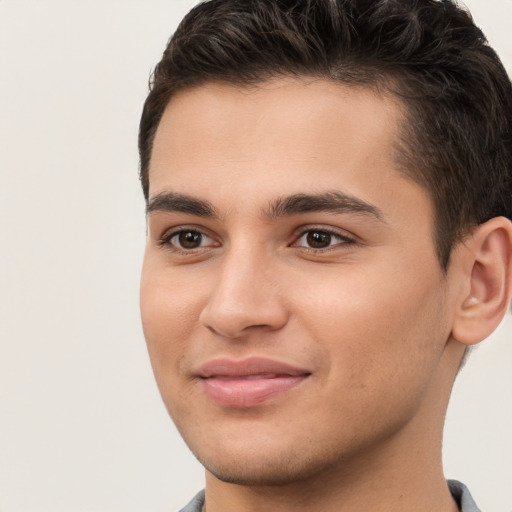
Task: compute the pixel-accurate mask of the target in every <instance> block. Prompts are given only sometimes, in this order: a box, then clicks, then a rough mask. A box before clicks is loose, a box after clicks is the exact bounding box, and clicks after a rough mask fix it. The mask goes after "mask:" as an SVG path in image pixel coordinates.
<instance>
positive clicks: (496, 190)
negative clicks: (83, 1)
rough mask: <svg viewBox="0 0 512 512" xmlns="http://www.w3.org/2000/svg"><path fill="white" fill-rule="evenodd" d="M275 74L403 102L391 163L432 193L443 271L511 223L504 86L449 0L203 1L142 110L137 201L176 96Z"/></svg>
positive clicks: (511, 89) (497, 67) (480, 40)
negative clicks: (476, 238) (493, 225)
mask: <svg viewBox="0 0 512 512" xmlns="http://www.w3.org/2000/svg"><path fill="white" fill-rule="evenodd" d="M282 76H292V77H301V76H303V77H313V78H319V79H324V80H327V81H332V82H333V83H340V84H347V85H352V86H363V87H368V88H372V89H375V90H380V91H386V92H389V93H391V94H393V95H394V96H395V97H396V98H397V99H398V100H399V101H400V103H401V104H402V105H403V107H404V111H405V117H404V120H403V122H402V126H401V133H400V136H399V139H398V140H397V141H396V142H397V144H396V146H397V147H396V149H397V156H398V157H399V159H400V163H401V168H402V171H403V172H404V173H406V174H407V175H408V176H410V177H411V178H412V179H413V180H415V181H416V182H417V183H419V184H420V185H422V186H424V187H425V189H426V190H427V191H428V193H429V194H430V196H431V198H432V201H433V204H434V216H435V219H434V220H435V224H434V225H435V233H434V236H435V243H436V249H437V254H438V257H439V261H440V264H441V266H442V268H443V269H446V268H447V266H448V264H449V259H450V252H451V249H452V247H453V246H454V244H456V243H457V242H459V241H460V240H461V239H462V238H463V237H464V235H465V234H467V233H468V232H469V231H470V230H471V228H472V227H474V226H476V225H478V224H482V223H483V222H485V221H487V220H489V219H490V218H493V217H497V216H504V217H507V218H509V219H510V218H512V186H511V183H512V86H511V83H510V80H509V78H508V76H507V73H506V71H505V69H504V68H503V66H502V64H501V62H500V60H499V58H498V56H497V55H496V53H495V52H494V50H493V49H492V48H491V47H490V46H489V45H488V44H487V41H486V39H485V37H484V35H483V33H482V32H481V31H480V30H479V29H478V28H477V27H476V26H475V24H474V23H473V20H472V19H471V16H470V14H469V13H468V12H466V11H464V10H463V9H461V8H460V7H459V6H457V4H456V3H455V2H453V1H451V0H443V1H437V0H427V1H422V2H418V1H412V0H388V1H377V2H374V1H371V2H368V1H365V0H351V1H348V0H347V1H339V0H338V1H336V0H318V1H316V0H315V1H308V0H304V1H299V2H297V1H296V0H293V1H285V0H282V1H242V2H240V1H236V0H233V1H229V0H228V1H226V0H213V1H209V2H205V3H201V4H200V5H198V6H197V7H196V8H195V9H193V10H192V11H191V12H190V13H189V14H188V15H187V16H186V17H185V19H184V20H183V21H182V23H181V25H180V26H179V28H178V30H177V31H176V33H175V34H174V36H173V37H172V38H171V40H170V42H169V44H168V46H167V48H166V50H165V52H164V55H163V57H162V60H161V61H160V63H159V64H158V66H157V67H156V69H155V72H154V75H153V79H152V82H151V90H150V93H149V95H148V98H147V100H146V103H145V106H144V111H143V114H142V119H141V125H140V135H139V151H140V161H141V168H140V173H141V181H142V186H143V190H144V194H145V197H146V199H147V198H148V191H149V180H150V173H149V168H150V161H151V152H152V145H153V139H154V135H155V132H156V129H157V128H158V125H159V122H160V119H161V117H162V115H163V112H164V110H165V107H166V105H167V104H168V102H169V100H170V99H171V97H172V96H173V95H174V94H175V93H176V92H177V91H179V90H181V89H184V88H191V87H195V86H198V85H200V84H204V83H207V82H223V83H228V84H233V85H241V86H243V85H245V86H250V85H254V84H257V83H260V82H264V81H266V80H269V79H271V78H276V77H282Z"/></svg>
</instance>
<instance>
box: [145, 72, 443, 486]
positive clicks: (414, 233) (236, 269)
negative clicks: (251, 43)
mask: <svg viewBox="0 0 512 512" xmlns="http://www.w3.org/2000/svg"><path fill="white" fill-rule="evenodd" d="M400 120H401V109H400V106H399V105H397V104H396V103H394V102H393V101H392V100H391V99H390V98H387V97H383V96H380V95H377V94H376V93H374V92H372V91H370V90H367V89H364V88H349V87H345V86H342V85H339V84H332V83H327V82H323V81H311V82H309V83H308V82H306V81H299V80H291V79H290V80H284V79H283V80H278V81H277V80H276V81H273V82H268V83H263V84H260V85H259V86H258V87H254V88H251V89H249V88H235V87H232V86H229V85H220V84H207V85H204V86H201V87H198V88H195V89H192V90H186V91H183V92H180V93H178V94H176V95H175V96H174V97H173V98H172V100H171V101H170V103H169V105H168V106H167V109H166V111H165V113H164V116H163V119H162V121H161V123H160V126H159V128H158V131H157V133H156V137H155V141H154V149H153V155H152V162H151V167H150V201H149V213H148V226H149V230H148V232H149V234H148V240H147V249H146V254H145V260H144V267H143V273H142V285H141V310H142V320H143V326H144V332H145V336H146V340H147V344H148V349H149V354H150V357H151V362H152V366H153V370H154V372H155V376H156V380H157V383H158V386H159V389H160V392H161V395H162V397H163V400H164V402H165V404H166V406H167V409H168V411H169V413H170V415H171V417H172V418H173V420H174V422H175V423H176V425H177V427H178V429H179V431H180V432H181V434H182V436H183V437H184V439H185V441H186V442H187V444H188V445H189V446H190V448H191V450H192V451H193V452H194V454H195V455H196V456H197V457H198V459H199V460H200V461H201V462H202V463H203V465H204V466H205V467H206V469H207V470H208V472H209V473H210V474H212V475H215V477H217V478H220V479H222V480H225V481H231V482H237V483H259V484H265V483H272V484H276V483H277V484H278V483H286V482H291V481H296V480H298V479H304V478H307V477H309V476H311V475H314V474H319V473H321V472H322V471H324V470H327V468H331V469H332V468H340V467H342V466H343V467H345V468H351V467H352V468H353V467H354V464H355V461H357V460H360V459H361V454H363V453H366V454H369V453H376V452H377V451H379V450H382V448H383V447H384V446H385V445H386V443H389V440H390V439H392V438H393V439H397V438H400V436H401V435H402V433H404V432H406V431H407V430H408V429H409V430H410V426H411V425H413V424H414V423H415V418H417V417H418V415H419V414H420V413H421V410H422V408H423V407H424V404H425V402H426V397H427V396H428V395H429V393H430V390H431V387H432V385H433V384H432V383H433V381H435V375H436V372H437V367H438V364H439V360H440V359H441V356H442V353H443V350H444V347H445V343H446V340H447V338H448V337H449V333H450V322H449V317H450V311H449V308H447V307H446V296H447V294H448V291H447V290H448V288H449V286H448V284H447V278H446V277H445V276H444V275H443V273H442V272H441V270H440V266H439V263H438V260H437V258H436V254H435V248H434V243H433V235H432V233H433V225H432V218H433V213H432V206H431V202H430V200H429V197H428V194H427V193H426V191H425V190H424V189H423V188H421V187H419V186H418V185H416V184H415V183H413V182H412V181H411V180H409V179H408V178H406V177H405V176H404V175H403V174H402V173H400V172H399V170H398V167H397V164H396V163H395V160H394V143H395V140H397V133H398V130H399V127H400ZM420 423H421V422H420ZM422 428H423V427H422ZM425 428H428V426H426V427H425ZM404 435H405V434H404Z"/></svg>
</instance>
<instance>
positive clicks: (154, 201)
mask: <svg viewBox="0 0 512 512" xmlns="http://www.w3.org/2000/svg"><path fill="white" fill-rule="evenodd" d="M152 212H178V213H188V214H190V215H196V216H198V217H212V218H219V216H218V214H217V212H216V211H215V208H214V207H213V206H212V205H211V203H209V202H208V201H204V200H202V199H197V198H195V197H192V196H188V195H186V194H177V193H175V192H163V193H161V194H157V195H156V196H154V197H152V198H151V199H150V200H149V201H148V203H147V206H146V215H147V214H149V213H152Z"/></svg>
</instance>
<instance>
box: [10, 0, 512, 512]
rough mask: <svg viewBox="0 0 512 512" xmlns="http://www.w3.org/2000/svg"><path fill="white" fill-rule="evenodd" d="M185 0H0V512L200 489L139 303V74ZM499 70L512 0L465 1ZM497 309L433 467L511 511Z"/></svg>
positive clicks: (160, 507) (510, 381) (511, 47)
mask: <svg viewBox="0 0 512 512" xmlns="http://www.w3.org/2000/svg"><path fill="white" fill-rule="evenodd" d="M193 4H194V2H193V1H191V0H180V1H176V0H166V1H163V0H150V1H148V0H145V1H143V0H137V1H135V0H88V1H85V0H32V1H27V0H0V76H1V78H0V226H1V229H0V511H3V512H22V511H23V512H27V511H34V512H43V511H44V512H86V511H87V512H92V511H115V512H117V511H119V512H121V511H123V512H129V511H138V512H139V511H140V512H142V511H172V510H173V509H177V508H178V507H179V506H180V505H183V504H184V503H185V502H186V501H188V499H189V498H190V497H191V496H192V495H193V494H194V493H195V492H196V491H197V490H198V489H199V488H201V486H202V479H203V476H202V471H201V468H200V466H199V464H198V463H197V462H196V461H195V460H194V458H193V457H192V455H190V453H189V452H188V450H187V448H186V447H185V446H184V445H183V443H182V441H181V440H180V438H179V436H178V435H177V433H176V431H175V430H174V427H173V426H172V424H171V422H170V420H169V419H168V418H167V415H166V412H165V410H164V407H163V405H162V404H161V402H160V398H159V396H158V393H157V389H156V386H155V384H154V382H153V377H152V374H151V370H150V366H149V362H148V358H147V355H146V349H145V346H144V341H143V337H142V331H141V327H140V322H139V313H138V274H139V269H140V266H141V258H142V253H143V245H144V236H145V234H144V229H145V223H144V204H143V201H142V194H141V191H140V190H139V183H138V180H137V152H136V138H137V124H138V118H139V113H140V110H141V105H142V102H143V100H144V98H145V95H146V91H147V78H148V75H149V72H150V71H151V69H152V67H153V66H154V64H155V63H156V62H157V60H158V59H159V56H160V54H161V52H162V50H163V48H164V45H165V42H166V41H167V38H168V37H169V35H170V34H171V32H172V31H173V30H174V28H175V27H176V25H177V23H178V21H179V20H180V19H181V17H182V16H183V15H184V14H185V12H186V11H187V10H188V9H189V8H190V7H191V6H192V5H193ZM468 5H469V6H470V7H471V8H472V10H473V13H474V15H475V18H476V19H477V21H478V23H479V24H480V25H481V26H482V27H483V28H484V30H485V31H486V32H487V34H488V36H489V38H490V40H491V42H492V44H493V45H495V47H496V48H497V49H498V50H499V51H500V53H501V56H502V58H503V60H504V61H505V63H506V65H507V66H508V69H509V70H511V69H512V39H511V34H510V23H511V21H512V2H511V0H471V1H469V0H468ZM511 338H512V322H511V320H510V318H509V319H508V320H507V322H506V325H503V326H502V327H501V328H500V330H499V333H498V335H496V336H494V337H493V339H490V340H488V341H486V342H485V343H484V344H483V345H482V347H481V348H480V350H479V351H477V352H476V353H475V354H474V355H473V358H472V360H471V361H470V363H469V365H468V367H467V369H466V370H465V371H464V373H463V374H462V376H461V377H460V379H459V381H458V383H457V385H456V389H455V394H454V397H453V400H452V404H451V408H450V411H449V415H448V420H447V432H446V439H445V448H446V450H445V459H446V473H447V475H448V476H449V477H456V478H459V479H461V480H463V481H465V482H466V483H467V484H468V485H469V486H470V487H471V489H472V491H473V493H474V495H475V497H476V499H477V501H478V502H479V503H480V504H481V506H482V507H483V509H484V510H486V512H510V511H511V510H512V482H511V480H512V435H511V433H512V401H511V399H510V397H511V390H512V343H511Z"/></svg>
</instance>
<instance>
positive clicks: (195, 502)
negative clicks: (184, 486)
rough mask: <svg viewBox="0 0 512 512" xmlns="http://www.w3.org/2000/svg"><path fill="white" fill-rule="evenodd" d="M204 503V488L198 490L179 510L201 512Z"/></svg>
mask: <svg viewBox="0 0 512 512" xmlns="http://www.w3.org/2000/svg"><path fill="white" fill-rule="evenodd" d="M203 505H204V490H203V491H200V492H198V493H197V494H196V495H195V496H194V497H193V498H192V500H191V501H190V502H189V503H188V505H186V506H185V507H184V508H182V509H181V510H180V511H179V512H201V509H202V508H203Z"/></svg>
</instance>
